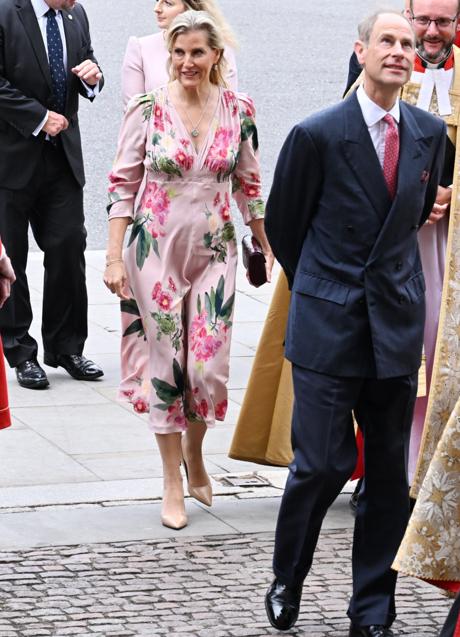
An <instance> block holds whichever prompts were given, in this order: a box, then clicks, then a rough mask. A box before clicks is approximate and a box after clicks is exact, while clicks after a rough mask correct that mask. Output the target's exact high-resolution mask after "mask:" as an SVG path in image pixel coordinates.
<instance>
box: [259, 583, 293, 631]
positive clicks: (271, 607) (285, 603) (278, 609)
mask: <svg viewBox="0 0 460 637" xmlns="http://www.w3.org/2000/svg"><path fill="white" fill-rule="evenodd" d="M301 597H302V586H298V587H295V588H288V587H287V586H285V585H284V584H281V583H280V582H278V580H276V579H275V580H274V581H273V584H272V585H271V586H270V588H269V589H268V591H267V594H266V595H265V610H266V611H267V617H268V621H269V622H270V624H271V625H272V626H273V628H277V629H278V630H289V629H290V628H292V627H293V626H294V624H295V623H296V621H297V617H298V616H299V606H300V598H301Z"/></svg>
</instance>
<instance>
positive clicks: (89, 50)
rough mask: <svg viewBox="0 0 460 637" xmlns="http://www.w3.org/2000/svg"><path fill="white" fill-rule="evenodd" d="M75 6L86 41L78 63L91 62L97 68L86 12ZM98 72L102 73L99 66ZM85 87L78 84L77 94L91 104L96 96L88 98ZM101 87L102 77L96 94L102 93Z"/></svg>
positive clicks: (80, 83)
mask: <svg viewBox="0 0 460 637" xmlns="http://www.w3.org/2000/svg"><path fill="white" fill-rule="evenodd" d="M77 6H78V8H79V9H80V14H81V22H83V24H82V27H83V29H84V33H85V36H86V40H87V44H86V51H85V52H84V53H83V55H82V56H81V60H80V61H79V62H83V60H92V61H93V62H94V63H95V64H97V65H98V66H99V62H98V61H97V60H96V57H95V55H94V49H93V46H92V44H91V35H90V31H89V21H88V16H87V15H86V11H85V10H84V8H83V7H82V5H81V4H79V5H77ZM75 8H76V7H75ZM74 11H75V9H74ZM81 22H80V23H81ZM99 70H100V71H101V73H102V69H101V67H100V66H99ZM86 86H87V85H85V84H84V83H82V82H79V87H78V92H79V93H80V95H81V96H82V97H84V98H85V99H89V101H90V102H92V101H93V100H94V98H95V97H96V95H91V96H89V95H88V91H87V90H86ZM103 86H104V76H102V77H101V79H100V80H99V84H98V87H99V90H98V92H100V91H102V88H103ZM90 88H91V87H90Z"/></svg>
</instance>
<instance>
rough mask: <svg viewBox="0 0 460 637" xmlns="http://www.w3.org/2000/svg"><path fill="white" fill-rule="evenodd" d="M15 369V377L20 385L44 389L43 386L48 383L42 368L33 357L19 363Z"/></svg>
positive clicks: (46, 385)
mask: <svg viewBox="0 0 460 637" xmlns="http://www.w3.org/2000/svg"><path fill="white" fill-rule="evenodd" d="M15 371H16V378H17V379H18V383H19V384H20V385H21V387H26V388H27V389H45V387H48V385H49V381H48V379H47V377H46V374H45V372H44V370H43V369H42V368H41V367H40V365H39V364H38V363H37V361H36V360H35V359H34V358H31V359H30V360H28V361H24V362H23V363H20V364H19V365H18V366H17V367H16V370H15Z"/></svg>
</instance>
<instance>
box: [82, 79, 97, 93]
mask: <svg viewBox="0 0 460 637" xmlns="http://www.w3.org/2000/svg"><path fill="white" fill-rule="evenodd" d="M80 82H81V83H82V84H83V86H84V87H85V89H86V93H87V95H88V97H96V95H99V91H100V88H99V82H98V83H97V84H96V86H89V85H88V84H87V83H86V82H84V81H83V80H80Z"/></svg>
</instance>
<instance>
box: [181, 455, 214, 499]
mask: <svg viewBox="0 0 460 637" xmlns="http://www.w3.org/2000/svg"><path fill="white" fill-rule="evenodd" d="M182 462H183V464H184V469H185V475H186V477H187V488H188V493H189V495H190V497H192V498H195V500H198V502H201V504H205V505H206V506H208V507H210V506H211V505H212V486H211V480H210V479H209V477H208V481H207V483H206V484H204V485H203V486H201V487H194V486H192V485H191V484H190V480H189V477H188V469H187V463H186V462H185V458H183V459H182Z"/></svg>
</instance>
